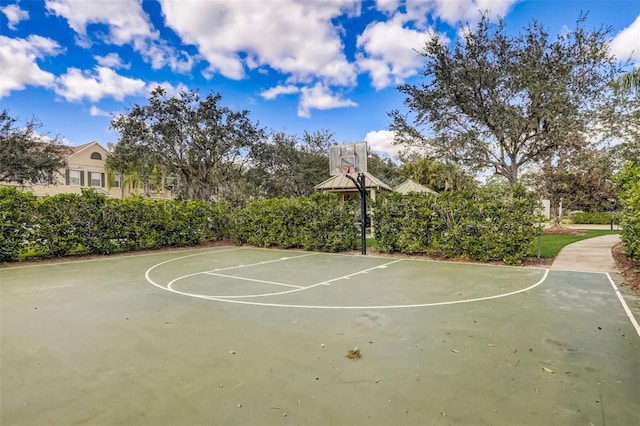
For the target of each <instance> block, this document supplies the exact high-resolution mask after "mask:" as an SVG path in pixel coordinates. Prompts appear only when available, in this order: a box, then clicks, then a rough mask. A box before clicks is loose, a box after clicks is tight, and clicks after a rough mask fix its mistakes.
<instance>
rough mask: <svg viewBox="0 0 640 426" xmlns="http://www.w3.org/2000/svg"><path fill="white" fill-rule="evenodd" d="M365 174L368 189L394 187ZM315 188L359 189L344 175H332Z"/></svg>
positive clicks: (338, 190)
mask: <svg viewBox="0 0 640 426" xmlns="http://www.w3.org/2000/svg"><path fill="white" fill-rule="evenodd" d="M364 176H365V180H364V183H365V185H364V186H365V188H366V189H375V190H378V191H389V192H391V191H393V189H392V188H391V187H390V186H389V185H387V184H386V183H384V182H383V181H381V180H380V179H378V178H377V177H375V176H374V175H372V174H370V173H367V172H365V173H364ZM314 188H315V190H316V191H334V192H350V191H354V192H355V191H357V188H356V185H355V184H354V183H353V182H352V181H351V180H349V178H347V177H346V176H344V175H336V176H331V177H330V178H329V179H327V180H325V181H324V182H322V183H319V184H317V185H316V186H314Z"/></svg>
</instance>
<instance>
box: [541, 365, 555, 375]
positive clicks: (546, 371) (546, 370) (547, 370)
mask: <svg viewBox="0 0 640 426" xmlns="http://www.w3.org/2000/svg"><path fill="white" fill-rule="evenodd" d="M542 371H544V372H545V373H551V374H553V373H554V371H553V370H552V369H550V368H547V367H545V366H542Z"/></svg>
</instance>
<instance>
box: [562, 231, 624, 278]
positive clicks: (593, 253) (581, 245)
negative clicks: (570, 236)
mask: <svg viewBox="0 0 640 426" xmlns="http://www.w3.org/2000/svg"><path fill="white" fill-rule="evenodd" d="M619 242H620V235H618V234H613V235H603V236H602V237H595V238H589V239H586V240H582V241H578V242H575V243H573V244H569V245H568V246H565V247H564V248H563V249H562V250H560V253H558V256H556V258H555V260H554V261H553V264H552V265H551V269H562V270H565V271H585V272H619V271H618V268H617V267H616V262H615V261H614V260H613V256H612V254H611V247H613V246H614V245H616V244H617V243H619Z"/></svg>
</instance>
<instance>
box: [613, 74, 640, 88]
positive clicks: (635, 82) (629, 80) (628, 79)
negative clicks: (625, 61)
mask: <svg viewBox="0 0 640 426" xmlns="http://www.w3.org/2000/svg"><path fill="white" fill-rule="evenodd" d="M615 87H616V88H617V89H619V90H621V91H623V92H632V91H634V90H635V91H636V92H637V91H640V68H636V69H635V70H633V71H630V72H628V73H625V74H622V75H621V76H620V77H619V78H618V80H616V83H615Z"/></svg>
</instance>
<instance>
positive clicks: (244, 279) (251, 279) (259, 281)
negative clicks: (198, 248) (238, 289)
mask: <svg viewBox="0 0 640 426" xmlns="http://www.w3.org/2000/svg"><path fill="white" fill-rule="evenodd" d="M205 274H207V275H214V276H216V277H223V278H231V279H234V280H241V281H252V282H256V283H263V284H273V285H280V286H283V287H293V288H306V287H303V286H301V285H293V284H285V283H277V282H274V281H266V280H256V279H253V278H245V277H237V276H234V275H224V274H216V273H214V272H205Z"/></svg>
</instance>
